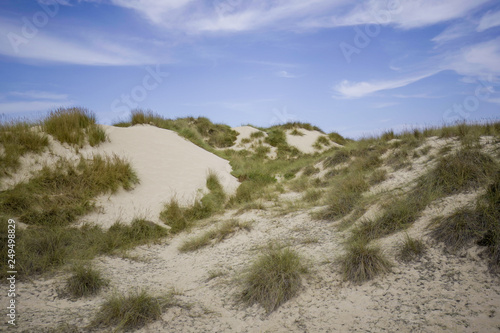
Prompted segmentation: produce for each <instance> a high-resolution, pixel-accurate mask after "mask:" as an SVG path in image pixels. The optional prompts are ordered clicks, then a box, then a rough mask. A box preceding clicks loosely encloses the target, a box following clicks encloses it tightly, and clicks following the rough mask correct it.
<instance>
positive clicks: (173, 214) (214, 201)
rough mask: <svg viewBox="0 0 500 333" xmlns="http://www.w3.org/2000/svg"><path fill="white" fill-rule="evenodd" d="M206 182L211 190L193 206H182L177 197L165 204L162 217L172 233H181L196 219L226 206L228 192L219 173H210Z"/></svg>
mask: <svg viewBox="0 0 500 333" xmlns="http://www.w3.org/2000/svg"><path fill="white" fill-rule="evenodd" d="M206 184H207V188H208V189H209V191H210V192H209V193H207V194H206V195H204V196H203V197H202V198H201V200H196V201H195V202H194V203H193V204H192V205H191V206H188V207H181V206H180V205H179V203H178V202H177V200H175V199H172V200H171V201H170V202H169V203H168V204H166V205H165V209H164V210H163V211H162V212H161V213H160V219H161V220H162V221H163V222H164V223H165V224H166V225H168V226H169V227H170V232H171V233H174V234H176V233H179V232H181V231H183V230H185V229H187V228H189V227H191V226H192V223H193V222H194V221H197V220H201V219H205V218H208V217H210V216H212V215H213V214H215V213H217V212H220V211H221V210H222V209H223V208H224V204H225V201H226V194H225V192H224V189H223V187H222V185H221V184H220V181H219V179H218V177H217V175H215V174H214V173H210V174H209V175H208V177H207V183H206Z"/></svg>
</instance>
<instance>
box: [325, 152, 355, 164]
mask: <svg viewBox="0 0 500 333" xmlns="http://www.w3.org/2000/svg"><path fill="white" fill-rule="evenodd" d="M350 158H351V154H350V152H349V151H348V150H347V149H339V150H336V151H335V152H334V153H333V155H331V156H328V157H327V158H326V159H325V161H324V162H323V166H324V167H325V168H332V167H334V166H336V165H338V164H341V163H345V162H347V161H349V160H350Z"/></svg>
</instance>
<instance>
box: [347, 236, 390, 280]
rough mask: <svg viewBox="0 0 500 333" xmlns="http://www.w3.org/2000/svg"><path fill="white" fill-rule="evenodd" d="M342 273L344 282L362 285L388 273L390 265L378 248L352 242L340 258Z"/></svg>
mask: <svg viewBox="0 0 500 333" xmlns="http://www.w3.org/2000/svg"><path fill="white" fill-rule="evenodd" d="M340 265H341V267H342V273H343V276H344V279H345V280H346V281H351V282H354V283H362V282H365V281H368V280H371V279H373V278H374V277H376V276H378V275H380V274H383V273H387V272H390V270H391V266H392V264H391V263H390V262H389V260H388V259H387V258H386V257H385V256H384V254H383V253H382V250H381V249H380V248H379V247H374V246H368V245H366V243H363V242H352V243H350V244H349V245H348V246H347V249H346V254H345V255H344V256H342V257H341V258H340Z"/></svg>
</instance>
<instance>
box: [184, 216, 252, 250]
mask: <svg viewBox="0 0 500 333" xmlns="http://www.w3.org/2000/svg"><path fill="white" fill-rule="evenodd" d="M241 229H245V230H250V229H251V225H250V224H249V223H241V222H239V221H238V220H235V219H233V220H229V221H225V222H222V223H221V224H220V225H218V226H217V227H216V228H214V229H212V230H208V231H207V232H205V233H203V234H201V235H199V236H197V237H193V238H190V239H188V240H186V241H185V242H184V243H182V245H181V246H180V247H179V251H181V252H189V251H196V250H198V249H201V248H203V247H205V246H207V245H210V244H216V243H220V242H222V241H223V240H224V239H226V238H227V237H229V235H231V234H234V233H235V232H237V231H238V230H241Z"/></svg>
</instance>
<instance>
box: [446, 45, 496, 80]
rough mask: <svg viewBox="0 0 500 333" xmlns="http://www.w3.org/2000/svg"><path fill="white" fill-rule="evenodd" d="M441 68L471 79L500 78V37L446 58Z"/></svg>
mask: <svg viewBox="0 0 500 333" xmlns="http://www.w3.org/2000/svg"><path fill="white" fill-rule="evenodd" d="M441 67H442V69H443V70H446V69H450V70H454V71H455V72H457V73H458V74H460V75H464V76H469V77H486V76H490V75H493V76H495V77H498V76H500V37H498V38H495V39H492V40H489V41H486V42H482V43H478V44H474V45H471V46H469V47H466V48H463V49H461V50H459V51H457V52H454V53H452V54H450V55H447V56H445V59H444V61H443V64H442V65H441Z"/></svg>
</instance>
